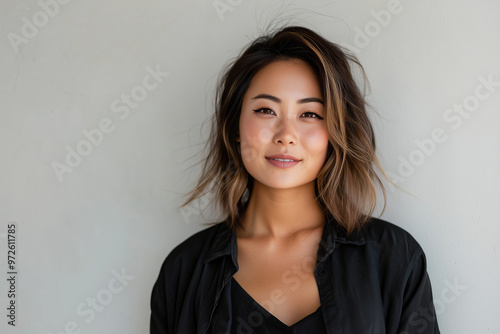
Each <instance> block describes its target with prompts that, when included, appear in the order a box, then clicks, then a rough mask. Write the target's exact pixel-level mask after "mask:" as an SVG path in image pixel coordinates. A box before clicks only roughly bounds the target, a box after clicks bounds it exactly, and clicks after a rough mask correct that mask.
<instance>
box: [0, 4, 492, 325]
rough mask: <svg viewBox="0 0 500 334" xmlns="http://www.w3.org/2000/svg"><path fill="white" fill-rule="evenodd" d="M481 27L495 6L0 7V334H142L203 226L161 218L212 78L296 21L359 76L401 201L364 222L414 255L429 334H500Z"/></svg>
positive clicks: (194, 143) (488, 63)
mask: <svg viewBox="0 0 500 334" xmlns="http://www.w3.org/2000/svg"><path fill="white" fill-rule="evenodd" d="M43 3H46V4H47V6H43V5H42V4H43ZM51 3H52V5H50V4H51ZM55 4H56V5H55ZM42 7H45V11H44V9H43V8H42ZM391 11H392V12H391ZM45 12H48V13H49V14H50V15H49V14H46V13H45ZM44 13H45V14H44ZM280 13H281V14H280ZM387 13H389V15H387ZM499 15H500V3H499V2H498V1H493V0H491V1H486V0H483V1H465V0H460V1H456V0H454V1H452V0H438V1H436V0H434V1H430V0H427V1H426V0H414V1H410V0H401V1H400V2H397V1H393V0H391V1H347V0H344V1H335V2H334V1H314V2H313V1H287V2H281V1H241V0H239V1H238V0H231V1H230V0H220V1H215V2H214V1H194V0H191V1H157V0H148V1H133V0H120V1H118V0H112V1H106V2H102V1H78V0H74V1H66V2H65V3H63V1H62V0H61V3H56V2H54V1H51V0H46V1H41V2H36V1H34V0H29V1H28V0H19V1H2V2H1V3H0V22H1V25H0V29H1V39H0V50H1V52H0V57H1V58H0V97H1V101H2V107H1V109H0V153H1V163H0V175H1V177H0V203H1V204H0V277H6V275H7V274H6V273H7V271H8V269H7V264H6V260H7V247H6V245H7V242H6V237H7V236H6V234H7V225H8V224H9V223H11V222H15V223H16V224H17V233H16V236H17V239H16V240H17V253H16V257H17V258H16V260H17V264H16V265H17V270H18V275H17V282H16V283H17V287H16V289H17V299H16V306H17V309H16V310H17V322H16V324H17V326H16V327H15V328H12V327H11V326H8V325H7V318H6V314H7V310H6V307H7V305H8V304H7V303H8V302H9V301H8V299H7V290H8V286H7V282H6V280H5V279H1V281H0V282H1V283H0V306H1V307H0V309H1V310H2V311H0V319H1V320H0V321H1V323H0V331H1V332H2V333H6V332H7V333H30V334H31V333H43V334H48V333H52V334H55V333H73V332H74V333H134V334H135V333H147V332H148V326H149V315H150V309H149V300H150V293H151V288H152V286H153V283H154V281H155V280H156V277H157V275H158V272H159V269H160V265H161V262H162V261H163V259H164V258H165V256H166V255H167V254H168V253H169V252H170V250H171V249H172V248H173V247H175V246H176V245H177V244H179V243H180V242H181V241H183V240H184V239H185V238H187V237H188V236H189V235H191V234H193V233H194V232H196V231H198V230H201V229H202V228H204V226H203V225H202V223H203V222H207V221H210V219H212V218H211V216H210V215H202V214H200V211H199V207H203V205H204V203H206V201H208V200H206V201H205V202H204V201H201V202H198V204H199V206H198V204H196V203H195V204H193V205H191V206H190V207H188V208H186V209H184V210H180V209H178V205H179V204H180V203H181V201H182V197H181V196H182V194H184V193H185V192H187V191H188V190H189V189H190V187H191V186H192V185H193V184H194V182H195V180H196V177H197V175H198V172H199V166H197V165H196V162H197V161H199V160H200V159H201V156H200V155H196V154H197V152H199V151H200V150H201V148H202V147H203V143H204V141H205V140H206V138H207V134H208V131H207V130H208V127H207V126H206V125H207V124H206V119H207V118H208V117H209V116H210V115H211V113H212V111H213V109H212V102H213V93H214V88H215V83H216V80H217V77H218V75H219V73H220V71H221V69H222V67H223V66H224V65H225V64H226V63H227V62H228V61H229V60H230V59H231V58H232V57H235V56H236V55H237V54H238V53H239V52H240V51H241V49H242V48H243V47H244V46H245V45H246V44H247V43H248V42H249V41H250V40H252V39H254V38H255V37H257V36H259V31H261V30H264V29H265V28H266V27H267V26H268V25H269V23H271V22H276V21H274V19H275V18H276V17H281V18H290V17H294V18H295V19H294V20H292V21H291V23H295V24H302V25H305V26H307V27H309V28H312V29H315V30H316V31H318V32H320V33H321V34H322V35H324V36H325V37H327V38H328V39H330V40H332V41H334V42H337V43H339V44H341V45H344V46H345V47H347V48H350V49H351V50H353V51H354V52H355V54H356V55H357V56H358V57H359V59H360V61H361V63H362V64H363V65H364V68H365V70H366V72H367V75H368V78H369V80H370V83H371V93H370V94H369V95H368V97H367V98H368V100H369V102H370V103H371V104H372V105H373V107H374V109H375V110H376V111H377V113H378V114H376V113H374V112H373V113H372V119H373V125H374V127H375V131H376V135H377V141H378V153H379V156H380V159H381V161H382V163H383V165H384V168H385V169H386V171H387V172H389V173H391V175H392V177H393V178H394V179H395V180H396V182H397V184H398V186H400V187H401V188H402V189H404V191H401V190H397V189H396V190H395V189H392V188H389V189H388V195H389V196H388V202H387V208H386V211H385V213H384V214H383V215H382V218H383V219H386V220H388V221H391V222H393V223H395V224H397V225H399V226H401V227H403V228H405V229H406V230H408V231H409V232H410V233H411V234H412V235H413V236H414V237H415V238H416V239H417V240H418V241H419V243H420V244H421V245H422V247H423V248H424V250H425V252H426V255H427V258H428V271H429V275H430V277H431V280H432V284H433V291H434V295H435V298H436V300H435V304H436V307H438V313H439V324H440V327H441V331H442V333H459V334H461V333H464V334H469V333H475V334H476V333H481V334H487V333H488V334H493V333H497V334H498V333H500V320H498V315H499V314H500V287H499V284H500V266H499V263H500V255H499V251H498V242H497V240H498V237H499V232H500V228H499V224H498V223H499V218H498V217H499V213H500V212H499V206H498V200H499V199H500V190H499V189H500V187H499V180H500V177H499V176H498V171H499V170H500V154H499V153H500V150H499V149H500V135H499V133H500V131H499V130H500V129H499V125H500V113H499V111H500V85H499V83H498V82H500V67H499V61H498V60H499V59H500V43H499V41H500V38H499V37H500V20H498V17H499ZM281 22H283V21H281ZM30 25H32V26H31V27H30ZM30 28H31V29H30ZM33 28H34V29H33ZM150 71H159V72H162V73H163V74H161V75H160V76H157V81H155V80H153V78H148V77H147V75H148V73H149V72H150ZM165 73H168V75H166V74H165ZM145 78H146V85H147V87H149V88H148V89H146V88H145V86H144V79H145ZM148 80H149V81H148ZM488 80H489V81H490V82H493V83H492V84H489V85H488V86H485V84H484V82H485V81H488ZM495 83H496V84H495ZM153 86H154V88H153ZM127 95H129V96H132V99H133V100H131V101H129V104H130V106H133V107H127V105H126V103H125V102H124V100H122V99H126V98H127V97H126V96H127ZM461 105H465V106H463V107H461ZM127 108H128V109H129V113H128V114H127V113H126V110H127ZM460 108H462V111H461V113H460V112H458V111H459V109H460ZM106 122H107V123H106ZM204 123H205V126H204V125H203V124H204ZM102 124H104V128H105V129H107V132H108V133H103V135H102V138H101V137H99V135H98V133H97V132H96V131H95V129H97V128H99V126H102ZM86 131H87V132H88V133H93V134H94V136H95V137H94V142H95V144H92V143H90V141H89V140H88V139H87V137H86V136H85V134H84V133H85V132H86ZM92 131H94V132H92ZM433 134H434V135H435V138H437V139H433V142H430V140H431V139H430V138H433ZM89 145H90V146H89ZM71 150H75V152H77V153H78V150H80V152H83V153H82V156H81V159H80V160H77V158H74V157H73V160H72V162H71V160H70V163H71V164H72V165H73V167H71V166H69V164H68V163H67V162H66V159H67V155H68V154H69V153H68V152H69V151H71ZM405 161H406V162H405ZM63 165H64V166H66V169H62V170H64V172H61V169H59V174H58V172H56V170H57V168H55V167H54V166H58V167H59V168H62V167H61V166H63ZM192 166H194V167H192ZM70 170H71V171H70ZM61 173H62V174H61ZM122 271H123V272H125V274H126V275H128V276H127V278H126V279H122V280H123V281H124V282H119V281H117V280H116V279H115V277H116V275H117V273H118V272H120V273H121V272H122ZM93 303H95V304H93ZM92 305H94V306H92ZM78 310H80V311H78ZM65 328H66V329H65ZM72 328H73V329H72ZM75 328H77V329H75Z"/></svg>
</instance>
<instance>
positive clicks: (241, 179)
mask: <svg viewBox="0 0 500 334" xmlns="http://www.w3.org/2000/svg"><path fill="white" fill-rule="evenodd" d="M291 59H301V60H303V61H305V62H306V63H307V64H309V66H310V67H311V68H312V69H313V70H314V72H315V73H316V75H317V78H318V81H319V85H320V87H321V92H322V95H323V100H324V110H325V121H326V124H327V129H328V134H329V144H328V150H327V159H326V161H325V164H324V165H323V167H322V168H321V170H320V171H319V174H318V177H317V179H316V186H315V193H316V198H317V201H318V203H319V204H320V206H321V207H322V208H323V209H324V210H325V214H326V215H329V216H333V218H334V219H335V220H336V221H337V222H338V223H339V224H340V225H342V226H343V227H344V228H345V229H346V230H347V233H351V232H352V231H354V230H356V229H358V228H359V227H361V226H362V225H363V224H364V223H366V222H367V221H368V220H369V218H370V217H371V215H372V214H373V212H374V210H375V206H376V201H377V187H376V186H377V185H378V186H379V187H380V189H381V190H382V193H383V196H384V208H385V200H386V193H385V189H384V186H383V184H382V181H381V180H380V178H379V177H378V175H377V173H376V169H375V167H376V168H377V169H379V170H380V171H381V172H382V174H383V175H384V176H385V173H384V172H383V170H382V168H381V166H380V163H379V161H378V159H377V157H376V155H375V137H374V133H373V129H372V126H371V123H370V120H369V118H368V115H367V112H366V105H367V103H366V101H365V99H364V97H363V95H362V94H361V92H360V89H359V87H358V85H357V84H356V82H355V80H354V78H353V74H352V73H351V66H352V65H357V66H358V67H359V69H360V71H361V73H362V75H363V78H365V79H366V75H365V73H364V70H363V67H362V66H361V64H360V63H359V61H358V60H357V59H356V57H355V56H353V55H352V54H350V53H349V52H347V51H345V50H343V49H342V48H341V47H340V46H338V45H336V44H334V43H332V42H330V41H328V40H326V39H325V38H323V37H322V36H320V35H318V34H317V33H315V32H313V31H311V30H310V29H307V28H304V27H298V26H288V27H285V28H282V29H281V30H279V31H277V32H275V33H272V34H269V35H265V36H261V37H259V38H257V39H256V40H254V41H253V42H251V43H250V45H249V46H248V47H247V48H246V49H245V50H244V51H243V53H241V54H240V55H239V56H238V57H237V58H236V59H235V60H234V61H233V62H232V63H230V64H229V65H228V67H227V69H226V70H225V72H224V73H223V75H222V76H221V77H220V79H219V83H218V86H217V91H216V96H215V98H216V99H215V113H214V115H213V118H212V129H211V135H210V138H209V141H208V142H207V143H206V149H207V152H206V153H207V155H206V160H205V161H204V166H203V170H202V174H201V177H200V179H199V180H198V183H197V184H196V186H195V187H194V188H193V190H192V191H191V192H189V193H188V194H187V195H188V198H187V200H186V201H185V202H184V203H183V204H182V205H181V207H183V206H186V205H188V204H189V203H191V202H192V201H194V200H195V199H197V198H199V197H200V196H202V195H203V194H206V193H210V192H211V193H212V195H213V196H214V197H213V199H214V200H215V204H218V207H219V208H220V209H221V210H222V214H223V215H224V216H225V217H226V220H227V222H228V223H229V225H230V226H231V227H232V228H235V227H236V226H239V225H240V224H241V221H242V215H243V213H244V210H245V208H246V205H247V203H248V200H249V198H250V195H251V191H252V185H253V178H252V176H251V175H249V174H248V172H247V171H246V169H245V167H244V165H243V162H242V158H241V154H240V148H239V143H238V142H237V141H236V138H237V137H238V133H239V119H240V113H241V106H242V102H243V96H244V94H245V92H246V90H247V88H248V86H249V84H250V81H251V80H252V78H253V77H254V76H255V74H256V73H257V72H259V71H260V70H261V69H262V68H263V67H264V66H266V65H269V64H270V63H272V62H275V61H280V60H291Z"/></svg>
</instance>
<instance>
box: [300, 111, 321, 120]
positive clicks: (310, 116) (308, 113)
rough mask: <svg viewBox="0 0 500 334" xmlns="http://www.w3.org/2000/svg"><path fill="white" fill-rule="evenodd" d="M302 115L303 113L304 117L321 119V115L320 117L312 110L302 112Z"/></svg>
mask: <svg viewBox="0 0 500 334" xmlns="http://www.w3.org/2000/svg"><path fill="white" fill-rule="evenodd" d="M302 115H305V116H304V117H306V118H318V119H323V117H321V116H320V115H318V114H316V113H314V112H312V111H308V112H305V113H303V114H302Z"/></svg>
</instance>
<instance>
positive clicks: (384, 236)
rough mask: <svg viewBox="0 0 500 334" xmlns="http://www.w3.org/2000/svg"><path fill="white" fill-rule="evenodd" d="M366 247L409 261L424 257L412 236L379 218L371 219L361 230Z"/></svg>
mask: <svg viewBox="0 0 500 334" xmlns="http://www.w3.org/2000/svg"><path fill="white" fill-rule="evenodd" d="M361 235H362V238H364V240H365V242H366V244H367V245H369V246H371V247H373V248H376V249H379V250H380V251H381V252H382V253H387V254H391V256H394V257H397V258H401V257H407V259H408V260H409V261H414V260H416V259H417V258H420V257H425V254H424V251H423V249H422V247H421V246H420V244H419V242H418V241H417V240H416V239H415V238H414V237H413V235H412V234H411V233H410V232H408V231H407V230H405V229H404V228H402V227H400V226H398V225H396V224H393V223H391V222H388V221H386V220H383V219H380V218H374V217H372V218H371V219H370V220H369V221H368V222H367V223H366V225H365V226H364V227H363V228H362V230H361Z"/></svg>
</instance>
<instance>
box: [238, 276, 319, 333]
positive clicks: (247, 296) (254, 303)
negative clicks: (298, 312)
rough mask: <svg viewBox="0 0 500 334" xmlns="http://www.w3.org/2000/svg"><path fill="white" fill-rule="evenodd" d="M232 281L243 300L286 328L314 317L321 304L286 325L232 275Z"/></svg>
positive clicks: (298, 324) (293, 326)
mask: <svg viewBox="0 0 500 334" xmlns="http://www.w3.org/2000/svg"><path fill="white" fill-rule="evenodd" d="M231 280H232V283H233V284H234V286H235V287H236V292H237V293H238V294H239V295H240V297H241V299H242V300H243V301H245V302H248V301H251V304H252V306H255V307H256V308H257V309H258V311H260V312H261V313H262V314H263V315H264V316H265V317H266V318H270V320H271V321H273V322H275V323H277V324H278V325H279V326H281V327H284V328H287V329H294V328H296V327H299V326H300V325H301V324H303V323H304V322H305V321H307V320H308V319H310V318H312V317H315V316H316V315H317V314H318V313H320V312H321V305H320V306H319V307H318V308H317V309H316V311H314V312H312V313H310V314H308V315H306V316H305V317H304V318H302V319H300V320H299V321H297V322H295V323H294V324H292V325H291V326H288V325H287V324H285V323H284V322H282V321H281V320H280V319H278V318H277V317H276V316H275V315H274V314H272V313H271V312H269V311H268V310H266V309H265V308H264V307H263V306H262V305H260V304H259V303H258V302H257V301H256V300H255V299H254V298H253V297H252V296H251V295H250V294H249V293H248V292H247V291H246V290H245V289H244V288H243V287H242V286H241V285H240V284H239V283H238V281H237V280H236V279H235V278H234V277H232V278H231Z"/></svg>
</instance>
